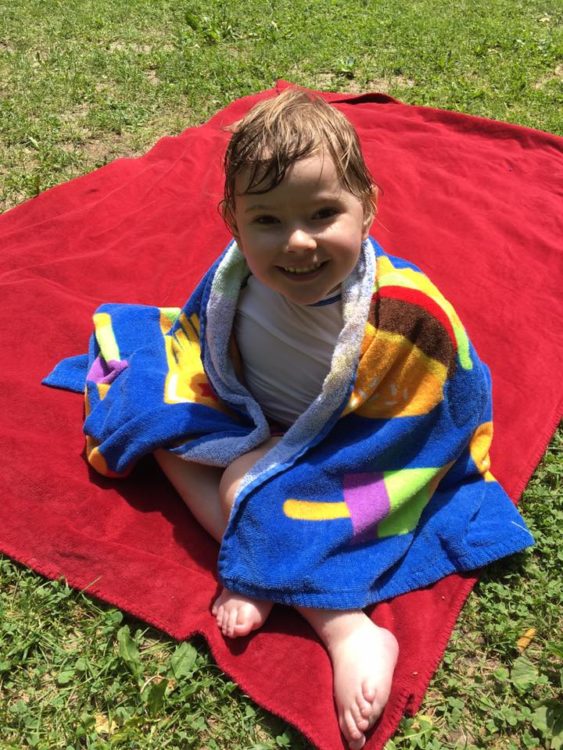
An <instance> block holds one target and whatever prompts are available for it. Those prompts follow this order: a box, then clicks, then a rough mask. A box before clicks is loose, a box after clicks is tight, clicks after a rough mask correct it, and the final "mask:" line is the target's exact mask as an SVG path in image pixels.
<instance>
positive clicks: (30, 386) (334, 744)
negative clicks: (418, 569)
mask: <svg viewBox="0 0 563 750" xmlns="http://www.w3.org/2000/svg"><path fill="white" fill-rule="evenodd" d="M284 85H285V84H283V83H281V84H279V86H284ZM273 93H274V92H272V91H267V92H263V93H261V94H258V95H257V96H253V97H248V98H245V99H242V100H239V101H237V102H234V103H233V104H232V105H231V106H229V107H228V108H227V109H225V110H223V111H222V112H220V113H218V114H217V115H216V116H215V117H214V118H212V120H210V121H209V122H208V123H207V124H206V125H204V126H202V127H200V128H193V129H189V130H187V131H186V132H184V133H183V134H181V135H180V136H178V137H176V138H165V139H163V140H161V141H159V143H158V144H157V145H156V146H155V147H154V148H153V149H152V150H151V151H150V152H149V153H148V154H147V155H146V156H144V157H142V158H140V159H134V160H129V159H127V160H126V159H123V160H118V161H116V162H114V163H113V164H110V165H109V166H107V167H104V168H103V169H100V170H98V171H96V172H94V173H92V174H90V175H87V176H85V177H82V178H80V179H77V180H74V181H72V182H70V183H68V184H66V185H62V186H60V187H58V188H55V189H53V190H50V191H48V192H47V193H45V194H43V195H41V196H39V197H38V198H36V199H35V200H33V201H30V202H28V203H26V204H24V205H22V206H20V207H18V208H16V209H14V210H13V211H10V212H8V213H7V214H4V215H3V216H2V217H0V242H1V247H2V251H1V256H0V285H1V299H2V304H1V307H0V316H1V320H2V337H1V340H0V341H1V343H0V347H1V351H2V353H3V358H2V363H3V365H2V369H1V371H0V425H1V427H0V430H1V432H0V435H1V440H2V448H3V452H4V461H3V471H2V475H1V479H0V482H1V483H2V490H3V492H2V498H3V500H2V503H1V504H0V550H2V551H3V552H5V553H6V554H8V555H10V556H11V557H13V558H14V559H16V560H19V561H20V562H22V563H25V564H26V565H28V566H30V567H32V568H34V569H35V570H37V571H39V572H40V573H43V574H44V575H46V576H49V577H57V576H65V577H66V578H67V579H68V581H69V582H70V584H71V585H73V586H76V587H79V588H88V592H89V593H91V594H93V595H95V596H98V597H100V598H101V599H104V600H105V601H108V602H111V603H113V604H115V605H117V606H119V607H120V608H122V609H124V610H126V611H128V612H131V613H132V614H134V615H136V616H138V617H140V618H141V619H143V620H145V621H147V622H148V623H151V624H153V625H155V626H156V627H158V628H160V629H162V630H164V631H166V632H167V633H170V634H171V635H172V636H174V637H175V638H186V637H188V636H190V635H192V634H193V633H196V632H198V633H202V634H203V635H204V636H205V638H206V639H207V640H208V642H209V644H210V647H211V650H212V652H213V654H214V656H215V658H216V660H217V662H218V664H219V665H220V667H221V668H222V669H223V670H224V671H225V672H227V673H228V674H229V675H231V676H232V677H233V678H234V679H235V680H236V681H237V682H238V683H239V684H240V685H241V687H242V688H243V689H244V690H245V691H246V692H247V693H248V694H249V695H250V696H252V697H253V698H254V699H255V700H256V701H257V702H258V703H260V704H261V705H263V706H265V707H266V708H268V709H269V710H271V711H273V712H274V713H276V714H278V715H280V716H282V717H283V718H285V719H287V720H288V721H290V722H291V723H293V724H295V725H296V726H297V727H298V728H299V729H300V730H301V731H303V732H304V733H305V734H306V735H307V736H308V737H309V739H310V740H311V741H312V742H313V743H314V744H315V745H317V746H318V747H319V748H321V749H322V750H334V748H339V747H341V746H343V743H342V740H341V737H340V732H339V730H338V726H337V723H336V718H335V714H334V709H333V703H332V691H331V669H330V664H329V660H328V656H327V655H326V653H325V651H324V649H323V648H322V646H321V645H320V643H319V642H318V641H316V640H315V638H314V636H313V633H312V631H311V630H310V629H309V627H308V626H307V625H306V624H305V623H304V621H302V620H301V619H300V618H299V617H298V616H297V615H295V614H294V613H293V612H291V611H290V610H287V609H284V608H282V607H276V608H275V609H274V612H273V614H272V616H271V618H270V620H269V621H268V623H267V625H266V627H265V628H264V629H263V630H261V631H260V632H258V633H256V634H254V635H253V636H252V637H250V638H247V639H243V640H242V641H234V642H229V643H227V642H225V641H224V640H223V638H222V637H221V636H220V634H219V632H218V630H217V629H216V627H215V625H214V622H213V620H212V618H211V615H210V613H209V607H210V603H211V602H212V599H213V597H214V595H215V593H216V586H217V583H216V577H215V564H216V555H217V547H216V545H215V543H214V542H213V541H212V540H211V539H210V538H209V537H208V536H207V535H206V534H205V532H203V531H202V530H201V529H200V528H199V527H198V526H197V525H196V524H195V522H194V521H193V519H192V518H191V517H190V514H189V512H188V511H187V510H186V508H185V507H184V506H183V504H182V502H181V501H180V500H179V499H178V497H177V496H176V495H175V493H174V491H173V490H172V489H171V488H170V487H169V486H168V485H167V484H166V482H165V480H164V479H163V477H162V476H161V475H160V474H159V471H158V469H157V468H156V466H155V464H154V463H153V462H152V461H151V460H147V461H145V462H144V463H143V464H141V465H140V466H139V467H138V468H137V469H136V471H135V472H134V474H133V475H132V477H131V478H130V479H128V480H125V481H123V480H122V481H109V480H104V479H102V478H100V477H98V476H94V475H93V474H92V473H91V472H90V471H89V470H88V468H87V466H86V463H85V461H84V458H83V455H82V452H83V439H82V435H81V431H80V424H81V419H82V403H81V399H80V398H78V397H75V396H72V395H70V394H69V393H66V392H61V391H55V390H48V389H46V388H43V387H41V385H40V381H41V378H42V377H44V376H45V375H46V374H47V373H48V372H49V370H50V369H51V368H52V366H53V365H54V364H55V363H56V362H57V361H58V360H59V359H61V358H62V357H65V356H70V355H73V354H77V353H80V352H82V351H83V350H84V347H85V344H86V342H87V340H88V335H89V332H90V329H91V321H90V316H91V314H92V313H93V311H94V310H95V308H96V307H97V306H98V305H99V304H100V303H101V302H104V301H115V302H141V303H146V304H158V305H163V306H164V305H170V306H172V305H176V306H180V305H181V304H182V303H183V302H184V300H185V298H186V297H187V296H188V293H189V292H190V291H191V289H192V288H193V286H194V285H195V283H196V282H197V280H198V279H199V277H200V276H201V275H202V274H203V272H204V271H205V270H206V268H207V266H208V264H209V262H210V261H211V260H212V257H211V252H212V251H214V250H215V249H216V248H217V247H221V246H222V245H223V244H226V241H227V239H228V234H227V231H226V229H225V228H224V226H223V225H222V222H221V219H220V217H219V214H218V211H217V208H216V207H217V204H218V202H219V200H220V197H221V189H222V176H221V159H222V149H223V147H224V145H225V143H226V140H227V137H228V136H227V134H226V133H225V131H224V130H223V128H222V126H223V125H225V124H227V123H230V122H232V121H233V120H236V119H238V118H239V117H240V116H242V115H243V114H244V112H246V111H247V110H248V108H249V107H250V106H251V105H252V104H253V103H255V102H256V101H257V100H258V99H260V98H262V97H265V96H271V95H272V94H273ZM326 96H327V98H329V99H331V100H332V101H333V102H334V103H335V104H336V106H337V107H338V108H340V109H341V110H342V111H343V112H344V113H345V114H346V115H347V116H348V117H349V119H350V120H351V121H352V122H353V123H354V125H355V126H356V127H357V129H358V132H359V134H360V138H361V140H362V143H363V146H364V150H365V154H366V159H367V162H368V164H369V166H370V168H371V169H372V171H373V174H374V176H375V178H376V179H377V181H378V183H379V185H380V187H381V189H382V200H381V208H380V214H379V217H378V220H377V222H376V224H375V225H374V228H373V232H374V234H375V236H376V237H377V239H378V240H379V241H380V242H381V243H382V245H383V246H384V247H385V249H386V250H387V251H388V252H391V253H393V254H396V255H399V256H401V257H404V258H407V259H409V260H411V261H413V262H414V263H416V264H417V265H419V266H420V267H421V268H422V269H423V270H424V271H425V272H427V273H428V275H429V276H430V277H431V278H432V279H433V281H435V282H436V283H437V285H438V286H439V287H440V288H441V290H442V291H443V293H444V294H445V296H446V297H447V298H449V299H450V300H451V301H452V302H453V303H454V305H455V307H456V309H457V310H458V312H459V314H460V316H461V318H462V320H463V322H464V323H465V325H466V327H467V329H468V331H469V334H470V336H471V338H472V339H473V341H474V343H475V345H476V346H477V348H478V350H479V352H480V355H481V357H482V359H483V360H484V361H485V362H487V363H488V364H489V366H490V367H491V369H492V372H493V379H494V401H495V425H496V437H495V443H494V446H493V448H494V450H493V471H494V473H495V475H496V476H497V477H498V479H499V480H500V481H501V482H502V483H503V484H504V486H505V487H506V489H507V491H508V492H509V494H510V495H511V497H512V498H513V499H514V500H516V499H517V498H518V496H519V494H520V492H521V491H522V489H523V487H524V486H525V484H526V482H527V480H528V479H529V477H530V475H531V473H532V471H533V469H534V467H535V466H536V464H537V462H538V460H539V458H540V457H541V455H542V453H543V451H544V450H545V447H546V445H547V443H548V441H549V438H550V436H551V435H552V433H553V430H554V428H555V426H556V424H557V421H558V419H559V416H560V413H561V388H560V372H561V362H562V349H563V326H562V325H561V295H560V291H559V289H560V283H561V278H560V266H559V264H560V257H561V256H560V254H558V252H557V251H558V244H559V242H560V237H561V218H560V217H561V214H562V212H561V203H560V195H559V197H558V191H560V190H561V185H562V184H563V179H562V178H563V175H562V173H561V172H562V167H561V164H562V163H563V161H562V160H561V151H562V150H563V142H562V140H561V139H558V138H556V137H555V136H551V135H549V134H546V133H541V132H537V131H532V130H529V129H525V128H520V127H517V126H512V125H507V124H504V123H498V122H493V121H488V120H484V119H479V118H474V117H469V116H465V115H460V114H456V113H452V112H444V111H439V110H434V109H429V108H424V107H413V106H407V105H403V104H401V103H399V102H396V101H394V100H392V99H390V98H389V97H386V96H383V95H378V94H374V95H371V94H366V95H364V96H359V97H348V96H345V95H336V94H334V95H332V94H331V95H326ZM474 580H475V579H474V578H470V577H467V578H462V577H459V576H452V577H450V578H448V579H445V580H443V581H440V582H439V583H438V584H436V585H434V586H432V587H431V588H430V589H427V590H423V591H418V592H414V593H410V594H408V595H405V596H402V597H399V598H398V599H395V600H393V601H392V602H389V603H385V604H382V605H379V606H378V607H376V608H375V610H374V611H373V617H374V619H375V621H376V622H378V623H379V624H381V625H385V626H386V627H389V628H390V629H391V630H393V631H394V632H395V634H396V635H397V637H398V639H399V642H400V646H401V657H400V661H399V665H398V668H397V673H396V679H395V684H394V689H393V692H392V695H391V699H390V702H389V705H388V707H387V709H386V711H385V714H384V716H383V718H382V720H381V722H380V723H379V725H378V726H377V727H376V729H375V730H374V732H373V733H372V735H371V737H370V738H369V740H368V744H367V748H369V749H371V750H374V749H375V748H380V747H382V746H383V744H384V743H385V741H386V740H387V738H389V736H390V735H391V734H392V733H393V731H394V730H395V728H396V726H397V723H398V722H399V720H400V718H401V716H402V714H403V713H404V712H405V711H409V712H412V711H415V710H416V709H417V708H418V706H419V705H420V703H421V701H422V698H423V695H424V691H425V689H426V687H427V684H428V681H429V680H430V677H431V675H432V673H433V671H434V670H435V668H436V666H437V664H438V662H439V660H440V658H441V656H442V653H443V650H444V648H445V646H446V643H447V640H448V638H449V635H450V633H451V629H452V627H453V625H454V623H455V620H456V617H457V615H458V613H459V610H460V608H461V606H462V604H463V602H464V600H465V597H466V596H467V594H468V592H469V591H470V589H471V587H472V585H473V583H474ZM311 675H315V678H314V679H313V680H311Z"/></svg>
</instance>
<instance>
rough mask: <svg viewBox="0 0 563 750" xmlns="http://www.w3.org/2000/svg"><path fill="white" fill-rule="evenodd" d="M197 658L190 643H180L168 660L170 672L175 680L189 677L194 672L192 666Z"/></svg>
mask: <svg viewBox="0 0 563 750" xmlns="http://www.w3.org/2000/svg"><path fill="white" fill-rule="evenodd" d="M196 658H197V651H196V649H195V648H194V647H193V646H192V644H191V643H187V642H185V641H184V643H181V644H180V645H179V646H178V647H177V648H176V650H175V651H174V653H173V654H172V657H171V659H170V666H171V667H172V672H173V674H174V677H175V678H176V679H177V680H180V679H181V678H182V677H189V676H190V675H192V674H193V672H194V665H195V661H196Z"/></svg>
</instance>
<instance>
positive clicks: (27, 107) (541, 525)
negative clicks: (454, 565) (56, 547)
mask: <svg viewBox="0 0 563 750" xmlns="http://www.w3.org/2000/svg"><path fill="white" fill-rule="evenodd" d="M561 20H562V8H561V5H560V3H559V2H556V1H555V0H545V2H540V1H538V0H527V2H521V1H520V0H489V1H488V2H485V1H484V0H474V1H471V2H470V1H469V0H460V1H459V2H457V3H456V4H455V5H453V6H452V4H451V3H450V2H445V0H434V2H432V1H431V0H412V1H411V2H404V1H403V2H399V1H398V0H381V1H380V2H371V1H369V0H365V2H361V1H360V0H353V1H351V2H350V1H349V2H341V1H340V0H333V1H332V2H327V0H323V1H322V2H321V1H320V0H312V1H310V2H305V1H304V0H292V2H288V1H287V0H278V1H276V0H272V1H271V2H260V1H258V0H246V1H245V2H223V3H221V2H218V1H217V0H206V2H203V0H191V1H188V0H184V2H182V1H181V0H175V2H171V0H129V1H128V2H124V0H112V2H109V1H108V0H97V1H96V2H94V0H84V1H83V2H79V1H78V0H58V1H57V0H43V2H42V1H41V0H33V1H32V0H12V2H10V3H8V2H0V127H1V136H2V137H1V141H0V207H1V208H9V207H11V206H13V205H15V204H16V203H19V202H21V201H22V200H24V199H26V198H28V197H31V196H33V195H35V194H37V193H38V192H40V191H41V190H44V189H45V188H47V187H50V186H51V185H54V184H57V183H60V182H62V181H64V180H66V179H69V178H71V177H74V176H76V175H79V174H83V173H84V172H87V171H89V170H91V169H93V168H94V167H97V166H101V165H103V164H105V163H107V162H108V161H110V160H112V159H114V158H116V157H118V156H131V155H136V154H141V153H143V152H144V151H145V150H146V149H147V148H148V147H150V146H151V145H152V143H154V141H155V140H156V139H157V138H158V137H160V136H162V135H168V134H173V133H177V132H180V131H181V130H182V129H184V128H185V127H188V126H190V125H195V124H198V123H201V122H203V121H204V120H205V119H207V117H209V115H211V114H212V113H213V112H215V111H216V110H217V109H218V108H220V107H221V106H223V105H225V104H227V103H228V102H229V101H231V100H232V99H234V98H237V97H239V96H242V95H244V94H248V93H251V92H254V91H258V90H260V89H263V88H267V87H270V86H271V85H272V84H273V83H274V81H275V80H276V79H277V78H287V79H289V80H291V81H294V82H295V83H300V84H303V85H307V86H311V87H315V88H321V89H331V90H341V91H364V90H380V91H381V90H385V91H388V92H389V93H391V94H392V95H394V96H396V97H398V98H400V99H402V100H403V101H406V102H412V103H417V104H427V105H432V106H437V107H442V108H451V109H456V110H461V111H465V112H470V113H473V114H477V115H482V116H486V117H493V118H498V119H503V120H509V121H512V122H517V123H520V124H523V125H528V126H531V127H535V128H540V129H543V130H548V131H551V132H556V133H561V132H562V122H561V115H560V112H561V104H562V103H563V85H562V78H563V61H562V36H563V34H562V31H561V29H562V25H561ZM562 452H563V438H562V437H561V435H560V436H558V437H556V439H555V440H554V442H553V443H552V445H551V448H550V451H549V452H548V454H547V456H546V457H545V459H544V461H543V463H542V465H541V466H540V468H539V469H538V471H537V472H536V475H535V477H534V479H533V481H532V482H531V484H530V486H529V488H528V490H527V492H526V495H525V498H524V500H523V503H522V508H523V512H524V515H525V517H526V520H527V521H528V523H529V525H530V527H531V528H532V531H533V532H534V535H535V536H536V539H537V545H536V547H535V548H534V549H533V550H531V551H529V552H527V553H525V554H523V555H519V556H517V557H515V558H513V559H512V560H509V561H507V562H503V563H500V564H498V565H495V566H492V567H491V568H489V569H488V570H487V572H486V573H485V575H484V576H483V578H482V580H481V582H480V583H479V585H478V586H477V589H476V591H475V593H474V594H473V595H472V596H471V597H470V599H469V602H468V605H467V606H466V607H465V609H464V611H463V614H462V616H461V618H460V621H459V623H458V626H457V628H456V630H455V632H454V635H453V638H452V642H451V644H450V646H449V648H448V651H447V653H446V657H445V659H444V661H443V664H442V666H441V667H440V668H439V670H438V672H437V674H436V676H435V678H434V680H433V681H432V684H431V686H430V690H429V692H428V695H427V697H426V699H425V702H424V705H423V707H422V711H421V713H420V714H419V715H418V716H416V717H414V718H413V719H407V720H404V721H403V723H402V725H401V728H400V730H399V733H398V734H397V736H396V737H395V739H394V740H393V742H392V743H389V750H392V748H397V749H400V750H403V749H405V750H406V749H407V748H435V749H437V748H459V749H461V748H467V750H473V749H474V748H486V749H489V748H493V750H501V749H502V750H504V749H505V748H506V749H508V748H514V749H517V748H539V747H547V748H549V747H552V748H554V749H555V750H556V749H557V748H558V747H561V736H562V735H561V732H562V727H561V722H562V718H561V713H559V714H557V712H556V710H555V705H556V704H555V701H556V698H557V696H558V691H559V693H560V691H561V688H562V673H561V659H562V656H563V645H562V643H561V640H560V639H561V614H560V601H561V581H560V569H561V564H562V553H561V550H560V548H559V547H558V545H559V536H560V534H559V529H560V528H561V526H562V520H563V518H562V516H563V510H562V507H561V495H562V487H561V477H562V474H563V463H562V461H561V453H562ZM0 584H1V585H0V606H1V610H2V611H1V613H0V750H8V749H9V748H10V749H11V748H13V749H14V750H15V749H16V748H17V749H18V750H19V749H20V748H38V749H40V750H47V749H48V750H52V749H55V748H61V749H62V750H64V749H66V748H85V747H90V748H96V749H98V748H100V749H103V748H142V749H143V750H144V749H145V748H149V749H152V748H154V749H155V750H156V749H157V748H158V749H159V750H160V748H171V749H172V748H193V749H194V750H199V749H200V748H209V749H210V750H213V749H214V748H220V749H221V750H223V749H225V750H227V749H228V750H231V749H232V750H236V749H237V748H241V749H244V750H250V749H251V748H254V749H255V750H258V749H259V748H262V750H266V748H280V747H290V748H297V749H298V750H299V748H301V749H305V748H308V747H310V746H309V745H308V744H307V743H306V742H305V741H304V740H303V739H302V738H301V737H300V736H299V735H298V733H297V732H295V731H294V730H293V729H291V728H290V727H288V726H287V725H285V724H283V722H281V721H279V720H277V719H275V718H273V717H271V716H269V715H267V714H266V713H265V712H263V711H262V710H261V709H259V708H257V707H256V706H255V705H254V704H253V703H252V702H251V701H250V700H249V699H248V698H246V697H245V696H243V695H242V694H241V693H240V691H239V690H238V688H237V687H236V686H235V685H233V683H232V682H230V681H229V680H228V679H227V678H225V677H224V676H223V675H222V674H221V673H220V671H219V670H218V669H217V667H216V666H215V665H214V664H213V661H212V659H211V658H210V657H209V654H208V652H207V649H206V647H205V644H204V643H203V642H199V641H196V642H195V648H194V647H193V646H192V645H189V644H188V645H186V644H182V645H179V644H177V643H175V642H173V641H171V640H170V639H169V638H167V637H165V636H163V635H161V634H159V633H157V632H156V631H154V630H151V629H148V628H146V627H145V626H144V625H143V624H142V623H139V622H137V621H135V620H133V619H132V618H130V617H128V616H124V615H122V614H121V613H120V612H118V611H117V610H115V609H113V608H111V607H107V606H104V605H101V604H99V603H96V602H94V601H92V600H90V599H88V598H87V597H86V596H84V595H82V594H80V593H77V592H74V591H72V590H70V589H69V588H68V587H67V586H66V585H65V584H64V582H49V581H45V580H44V579H42V578H40V577H39V576H37V575H35V574H34V573H31V572H30V571H28V570H26V569H23V568H21V567H19V566H18V565H15V564H13V563H12V562H10V561H8V560H2V561H1V562H0ZM529 628H535V629H536V631H537V632H536V636H535V638H534V639H533V640H532V641H531V643H530V645H529V647H528V648H527V649H526V651H525V653H524V654H523V655H520V654H519V652H518V650H517V646H516V642H517V640H518V638H519V637H520V636H521V635H522V634H523V633H524V632H525V631H526V630H527V629H529ZM557 721H559V724H558V725H556V722H557Z"/></svg>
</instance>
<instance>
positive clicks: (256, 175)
mask: <svg viewBox="0 0 563 750" xmlns="http://www.w3.org/2000/svg"><path fill="white" fill-rule="evenodd" d="M275 167H276V164H275V163H272V162H260V163H259V164H252V165H246V166H244V167H243V168H242V169H241V170H240V171H239V172H238V174H237V175H236V179H235V186H236V191H235V192H236V194H237V195H246V194H248V193H257V194H258V193H270V192H272V191H273V190H275V189H276V187H278V186H281V185H284V184H286V185H287V184H288V183H291V184H292V185H296V186H297V185H299V186H301V185H303V186H307V187H309V188H316V187H319V188H324V189H327V188H330V189H339V190H342V189H346V188H345V186H344V184H343V182H342V180H341V178H340V175H339V173H338V169H337V167H336V164H335V163H334V159H333V158H332V156H331V155H330V153H328V152H326V151H324V150H318V151H315V152H313V153H312V154H308V155H306V156H303V157H302V158H299V159H296V160H295V161H293V162H292V163H291V164H289V165H288V166H287V167H286V168H285V169H284V172H283V176H282V177H281V179H274V177H275V175H276V169H275Z"/></svg>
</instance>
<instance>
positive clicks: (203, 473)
mask: <svg viewBox="0 0 563 750" xmlns="http://www.w3.org/2000/svg"><path fill="white" fill-rule="evenodd" d="M154 457H155V458H156V460H157V462H158V465H159V466H160V468H161V469H162V471H163V472H164V473H165V474H166V476H167V477H168V479H169V480H170V483H171V484H172V485H173V486H174V489H175V490H176V492H177V493H178V494H179V495H180V497H181V498H182V500H183V501H184V502H185V503H186V505H187V506H188V508H189V509H190V510H191V512H192V514H193V516H194V517H195V519H196V521H198V523H200V524H201V525H202V526H203V528H204V529H205V530H206V531H207V533H208V534H210V535H211V536H212V537H213V539H215V541H217V542H219V543H220V542H221V539H222V538H223V534H224V533H225V528H226V526H227V521H226V519H225V514H224V513H223V509H222V507H221V502H220V500H219V484H220V482H221V476H222V474H223V469H220V468H217V467H216V466H204V465H203V464H196V463H193V462H192V461H184V460H183V459H181V458H179V457H178V456H176V455H174V454H173V453H170V452H169V451H165V450H157V451H155V453H154Z"/></svg>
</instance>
